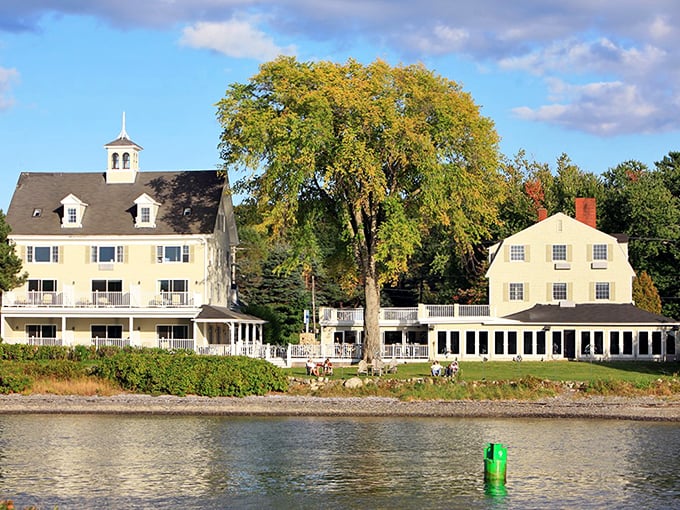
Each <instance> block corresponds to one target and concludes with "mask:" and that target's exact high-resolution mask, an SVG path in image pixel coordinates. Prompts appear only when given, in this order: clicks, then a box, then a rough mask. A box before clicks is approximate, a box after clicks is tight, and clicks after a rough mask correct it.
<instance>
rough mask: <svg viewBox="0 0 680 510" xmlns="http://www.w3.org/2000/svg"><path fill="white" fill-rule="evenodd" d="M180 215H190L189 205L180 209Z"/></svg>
mask: <svg viewBox="0 0 680 510" xmlns="http://www.w3.org/2000/svg"><path fill="white" fill-rule="evenodd" d="M182 216H191V207H185V208H184V210H183V211H182Z"/></svg>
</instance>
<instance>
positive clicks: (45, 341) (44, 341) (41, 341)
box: [26, 336, 64, 345]
mask: <svg viewBox="0 0 680 510" xmlns="http://www.w3.org/2000/svg"><path fill="white" fill-rule="evenodd" d="M26 343H27V344H28V345H64V341H63V339H61V338H45V337H37V336H31V337H28V338H27V339H26Z"/></svg>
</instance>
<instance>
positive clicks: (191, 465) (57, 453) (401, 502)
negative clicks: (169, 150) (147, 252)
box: [0, 415, 680, 510]
mask: <svg viewBox="0 0 680 510" xmlns="http://www.w3.org/2000/svg"><path fill="white" fill-rule="evenodd" d="M487 442H499V443H503V444H504V445H506V446H507V448H508V481H507V484H506V485H505V487H504V488H503V490H492V489H493V488H488V487H485V486H484V483H483V461H482V458H483V449H484V446H485V445H486V443H487ZM678 452H680V427H679V426H678V425H677V424H669V423H648V422H631V421H607V420H573V419H569V420H567V419H551V420H546V419H461V418H308V417H304V418H281V417H276V418H247V417H186V416H182V417H173V416H155V417H149V416H108V415H63V416H62V415H54V416H51V415H3V416H0V499H2V498H8V499H13V500H14V501H15V503H17V507H18V508H22V507H24V506H28V505H38V506H39V507H40V508H53V507H54V506H55V505H58V506H59V508H60V509H61V510H67V509H71V508H76V509H79V508H114V507H117V508H333V509H334V508H390V509H395V508H418V509H421V508H671V507H677V506H678V505H679V504H680V482H678V475H677V473H678V472H680V460H679V456H678Z"/></svg>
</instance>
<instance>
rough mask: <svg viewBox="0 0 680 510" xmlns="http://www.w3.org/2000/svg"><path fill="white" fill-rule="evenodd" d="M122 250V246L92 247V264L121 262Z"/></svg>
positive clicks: (122, 257)
mask: <svg viewBox="0 0 680 510" xmlns="http://www.w3.org/2000/svg"><path fill="white" fill-rule="evenodd" d="M123 261H124V250H123V247H122V246H93V247H92V262H95V263H97V262H99V263H105V262H123Z"/></svg>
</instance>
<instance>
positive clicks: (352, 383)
mask: <svg viewBox="0 0 680 510" xmlns="http://www.w3.org/2000/svg"><path fill="white" fill-rule="evenodd" d="M363 385H364V381H362V380H361V379H360V378H359V377H350V378H349V379H347V380H346V381H345V382H344V383H343V386H344V387H345V388H361V387H362V386H363Z"/></svg>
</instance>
